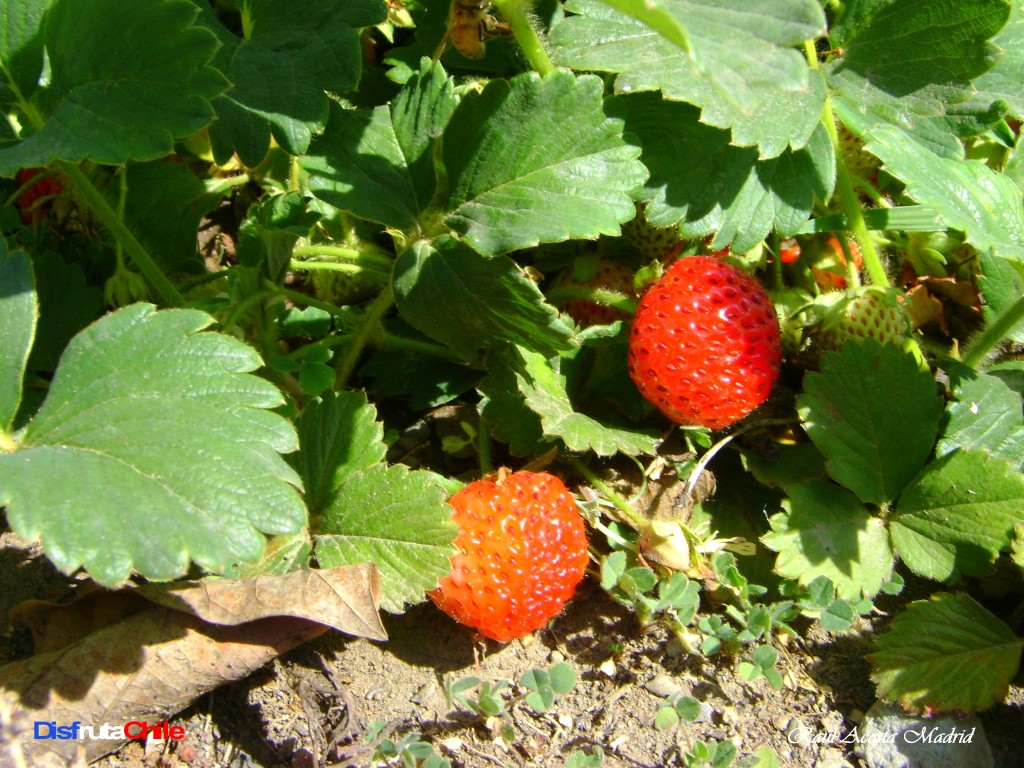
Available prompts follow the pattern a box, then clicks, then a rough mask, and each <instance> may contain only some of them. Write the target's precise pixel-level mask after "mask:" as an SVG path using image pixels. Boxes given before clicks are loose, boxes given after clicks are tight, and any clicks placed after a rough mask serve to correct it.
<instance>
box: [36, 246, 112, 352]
mask: <svg viewBox="0 0 1024 768" xmlns="http://www.w3.org/2000/svg"><path fill="white" fill-rule="evenodd" d="M32 267H33V272H35V275H36V286H35V288H36V294H37V296H38V297H39V324H38V326H37V327H36V338H35V341H34V342H33V344H32V355H31V356H30V357H29V359H28V367H29V369H30V370H33V371H43V372H51V371H53V370H54V369H56V367H57V362H58V361H59V360H60V355H61V353H62V352H63V351H64V348H65V347H66V346H67V345H68V342H69V341H71V339H72V337H73V336H74V335H75V334H76V333H78V332H79V331H81V330H82V329H83V328H85V327H86V326H87V325H88V324H89V323H91V322H92V321H93V320H95V319H97V318H98V317H99V315H100V314H101V312H102V311H103V291H102V290H101V289H100V288H99V287H98V286H95V285H89V284H87V283H86V281H85V273H84V272H82V268H81V267H80V266H79V265H78V264H67V263H65V262H64V260H63V259H62V258H61V257H60V255H59V254H57V253H55V252H54V251H45V252H44V253H42V254H40V255H37V256H33V258H32Z"/></svg>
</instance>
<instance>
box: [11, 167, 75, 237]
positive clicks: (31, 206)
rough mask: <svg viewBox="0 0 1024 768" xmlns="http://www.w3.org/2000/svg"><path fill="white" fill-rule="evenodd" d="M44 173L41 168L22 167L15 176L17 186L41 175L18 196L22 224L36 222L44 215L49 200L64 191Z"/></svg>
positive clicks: (57, 182)
mask: <svg viewBox="0 0 1024 768" xmlns="http://www.w3.org/2000/svg"><path fill="white" fill-rule="evenodd" d="M44 173H45V171H44V170H43V169H42V168H22V169H21V170H20V171H18V173H17V176H16V177H15V180H16V181H17V182H18V186H19V187H22V186H24V185H26V184H28V183H29V182H31V181H32V180H33V179H34V178H36V177H37V176H40V177H41V178H40V179H39V180H38V181H37V182H35V183H34V184H31V186H29V187H28V188H26V189H25V191H24V192H23V193H22V194H21V197H19V198H18V210H19V211H21V221H22V223H24V224H38V223H39V222H40V221H41V220H42V219H43V218H44V217H45V216H46V209H47V207H48V206H49V204H50V201H51V200H53V198H55V197H57V195H59V194H60V193H61V192H63V191H64V187H63V186H62V185H61V183H60V182H59V181H57V179H55V178H53V177H52V176H44V175H43V174H44Z"/></svg>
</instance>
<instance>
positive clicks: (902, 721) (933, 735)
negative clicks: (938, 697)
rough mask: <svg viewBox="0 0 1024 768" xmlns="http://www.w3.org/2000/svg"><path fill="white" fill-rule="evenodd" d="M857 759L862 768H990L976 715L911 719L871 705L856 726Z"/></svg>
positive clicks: (897, 711) (889, 708) (893, 707)
mask: <svg viewBox="0 0 1024 768" xmlns="http://www.w3.org/2000/svg"><path fill="white" fill-rule="evenodd" d="M856 734H857V749H856V753H857V755H858V757H861V758H863V759H864V761H865V763H866V765H867V766H868V768H918V766H927V768H993V766H994V765H995V763H994V761H993V759H992V748H991V747H990V746H989V743H988V739H987V738H986V737H985V729H984V728H983V727H982V725H981V721H980V720H979V719H978V717H977V715H971V716H970V717H966V718H963V719H954V718H952V717H936V718H926V717H916V716H912V715H907V714H906V713H904V712H903V710H902V709H901V708H900V707H898V706H896V705H894V704H886V703H884V702H881V701H879V702H876V703H875V704H874V705H873V706H872V707H871V709H869V710H868V711H867V714H866V715H865V716H864V721H863V722H862V723H861V724H860V725H859V726H858V727H857V731H856Z"/></svg>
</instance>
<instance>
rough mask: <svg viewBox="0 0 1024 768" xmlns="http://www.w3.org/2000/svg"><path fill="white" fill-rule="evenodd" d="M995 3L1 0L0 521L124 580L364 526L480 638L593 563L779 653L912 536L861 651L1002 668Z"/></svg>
mask: <svg viewBox="0 0 1024 768" xmlns="http://www.w3.org/2000/svg"><path fill="white" fill-rule="evenodd" d="M937 19H942V20H943V22H942V26H937V21H936V20H937ZM1022 39H1024V12H1022V9H1021V2H1020V0H974V2H971V3H958V2H954V0H886V1H885V2H878V1H877V0H841V1H838V2H827V3H825V2H817V1H816V0H766V1H765V2H759V3H757V4H756V10H755V11H751V10H750V9H749V8H741V7H739V5H737V4H736V3H733V2H726V1H725V0H709V1H708V2H701V3H694V2H688V1H687V0H664V2H649V3H636V2H629V1H628V0H564V1H559V0H536V1H535V2H533V1H530V0H495V1H494V2H493V3H464V2H460V1H459V0H455V1H454V2H452V3H447V2H429V3H428V2H422V1H421V0H405V1H404V2H402V1H401V0H394V1H391V0H389V2H384V0H349V1H347V2H344V3H338V2H334V0H305V2H303V3H295V2H290V1H289V0H151V1H150V2H146V3H136V2H129V1H128V0H0V106H2V108H3V113H4V117H5V119H4V120H2V121H0V202H4V203H5V205H4V206H3V207H0V232H2V239H0V328H2V329H3V345H2V349H0V506H2V521H3V524H4V527H6V528H9V529H10V531H11V532H13V533H14V534H16V535H17V536H18V537H20V538H21V539H24V540H28V541H33V542H38V544H39V545H40V547H41V548H42V551H43V552H44V553H45V555H46V556H47V557H48V558H49V559H50V560H51V561H52V562H53V564H54V565H55V566H56V567H57V568H58V569H59V570H61V571H63V572H65V573H69V574H79V575H80V576H81V578H83V579H89V580H91V581H92V582H94V583H95V584H98V585H101V586H103V587H107V588H121V587H129V586H134V585H137V584H139V583H142V582H154V583H163V582H169V581H174V580H179V579H184V578H188V579H192V580H195V581H198V582H200V583H202V582H203V580H205V579H212V578H218V577H224V576H227V577H234V578H247V577H256V576H260V577H261V578H268V579H273V578H281V577H283V576H284V575H286V574H288V573H291V572H293V571H297V570H303V571H307V570H309V569H332V568H335V567H342V566H349V565H355V564H364V563H371V564H373V565H374V566H375V570H376V574H377V575H376V576H375V577H374V578H375V581H374V582H373V585H372V586H371V587H368V588H367V590H366V597H367V599H370V598H372V602H373V604H374V605H375V606H376V607H379V608H380V609H382V610H383V611H385V612H388V613H402V612H404V611H405V610H406V609H407V608H408V607H409V606H410V605H414V604H418V603H422V602H426V601H428V600H429V598H430V597H433V599H434V601H435V602H436V603H437V604H438V605H439V606H440V607H441V608H442V609H444V610H445V611H447V612H448V613H450V614H452V615H454V616H456V617H457V618H458V619H459V620H460V621H463V622H465V623H467V624H470V625H471V626H473V627H475V628H476V629H477V630H479V632H480V633H481V634H482V635H483V636H485V637H489V638H492V639H494V640H497V641H500V642H505V641H509V640H510V639H513V638H518V637H521V636H523V635H524V634H526V633H529V632H532V631H537V630H543V629H544V627H546V626H547V625H548V624H549V622H550V621H552V620H554V621H555V622H557V621H558V617H559V615H560V612H561V611H562V610H563V606H564V605H565V603H566V601H567V600H569V599H570V597H571V595H572V594H573V591H574V589H575V588H576V586H577V584H578V582H579V581H580V580H581V578H582V577H583V574H584V571H585V570H586V568H587V566H588V562H593V563H596V564H597V567H595V568H593V569H592V573H593V574H594V575H596V576H597V578H598V580H599V582H600V584H601V586H602V587H603V588H604V589H605V590H607V591H608V592H609V593H610V594H611V596H612V598H613V599H614V600H616V601H618V602H619V603H621V604H624V605H628V606H630V607H631V608H633V609H634V611H635V612H636V615H637V617H638V619H639V620H640V624H641V625H647V624H650V623H652V622H655V621H658V622H662V623H664V624H665V625H666V626H668V627H669V628H670V630H671V632H672V633H673V634H674V636H675V637H676V638H677V639H679V640H680V642H682V643H683V645H684V646H685V647H686V648H687V649H688V650H690V651H693V652H703V653H705V654H709V655H710V654H714V653H718V652H723V653H733V654H739V655H740V656H741V657H742V661H740V662H739V664H738V672H739V675H740V677H741V678H742V679H744V680H746V681H747V682H748V683H753V682H755V681H757V680H759V679H760V678H764V679H766V680H767V681H768V682H769V684H770V685H771V686H774V687H776V688H779V687H781V686H782V685H783V684H784V680H783V679H782V676H781V674H780V673H779V671H778V670H777V669H776V661H777V658H778V654H777V651H776V648H775V643H776V642H778V640H779V638H781V637H783V636H789V635H792V634H795V633H796V629H794V628H793V627H794V626H795V624H794V622H795V620H797V619H799V618H800V617H801V616H803V617H812V618H815V619H818V620H820V621H821V623H822V625H823V626H824V627H826V628H828V629H830V630H841V629H846V628H849V627H851V626H853V625H854V624H855V623H856V622H858V621H859V620H860V617H864V616H868V615H870V614H871V611H872V604H873V601H875V600H876V599H879V598H880V597H881V596H883V595H890V594H892V593H895V592H898V591H899V588H900V585H901V584H902V583H903V582H904V579H905V578H907V577H911V576H912V578H914V579H915V580H917V581H919V582H921V583H922V584H924V585H926V587H925V588H926V589H929V590H931V591H932V592H933V593H934V594H933V596H932V597H931V598H930V599H926V600H922V601H918V602H914V603H911V604H910V605H909V607H907V609H906V610H905V611H902V612H897V613H898V615H897V618H895V619H894V620H893V622H892V629H891V632H890V633H889V634H883V635H881V639H880V640H879V642H878V648H877V652H875V653H874V654H873V655H872V656H871V661H872V664H873V665H874V674H875V679H876V681H877V683H878V691H879V694H880V695H881V696H883V697H885V698H888V699H892V700H899V701H900V702H901V703H903V704H904V705H906V706H908V707H916V708H919V709H925V710H928V711H929V712H933V713H935V712H942V711H951V710H957V711H967V710H975V709H983V708H986V707H988V706H991V705H992V704H993V703H994V702H996V701H998V700H999V699H1000V697H1001V696H1002V695H1004V693H1005V690H1006V688H1007V686H1008V685H1009V681H1010V680H1011V679H1012V677H1013V674H1014V673H1015V672H1016V670H1017V669H1018V668H1019V663H1020V653H1021V646H1022V641H1021V639H1020V637H1019V636H1020V632H1019V631H1015V628H1012V627H1010V626H1008V625H1007V623H1006V622H1007V621H1009V620H1010V614H1011V613H1012V612H1007V611H1006V610H1005V606H1004V605H1002V604H1001V603H999V602H998V601H988V600H987V599H986V596H985V591H984V589H983V588H982V587H983V584H984V580H986V579H987V580H991V579H992V578H993V574H1005V573H1012V574H1015V577H1016V576H1019V571H1020V568H1021V563H1022V559H1024V558H1022V554H1021V553H1022V552H1024V515H1022V512H1021V510H1022V509H1024V475H1022V469H1024V412H1022V405H1021V393H1022V391H1024V376H1022V364H1021V359H1020V358H1021V352H1022V345H1024V202H1022V190H1024V173H1022V170H1021V169H1022V168H1024V161H1022V152H1024V150H1022V149H1021V142H1020V124H1021V120H1024V88H1022V87H1021V83H1022V81H1024V53H1022V51H1024V46H1022V45H1021V42H1022ZM495 476H497V477H499V478H503V479H502V480H499V481H498V482H497V483H495V482H494V481H492V480H487V479H485V478H492V477H495ZM522 477H531V478H537V477H547V478H550V479H549V480H546V481H545V484H543V487H541V486H536V485H529V484H527V485H526V486H523V487H519V488H518V490H517V491H515V492H514V493H513V494H512V496H514V497H515V501H513V500H512V497H509V498H506V499H503V500H494V499H492V498H491V495H492V494H496V493H499V490H498V489H499V488H501V487H502V486H503V485H506V487H510V486H507V484H508V483H510V482H511V481H512V479H513V478H522ZM715 480H717V490H715V485H716V483H715ZM481 484H485V485H486V488H487V490H486V494H485V495H484V496H481V495H480V494H481V493H483V491H481V490H480V489H481V488H482V487H484V485H481ZM513 485H514V483H513ZM501 492H502V493H504V491H501ZM474 494H477V495H476V496H474ZM471 497H472V498H475V499H476V501H475V502H472V504H470V503H469V502H466V501H465V500H466V499H467V498H471ZM523 499H526V507H527V508H528V509H529V510H530V511H529V514H525V513H524V514H520V513H519V512H515V510H516V509H520V506H519V505H520V502H521V501H523ZM464 504H466V505H469V506H473V504H475V505H476V507H475V508H474V509H475V512H474V515H469V517H472V518H473V521H471V522H469V523H467V519H466V515H468V514H469V513H467V512H466V511H465V510H466V507H465V506H464ZM488 504H490V505H491V506H490V507H488ZM453 509H454V510H459V512H458V513H456V514H455V516H454V519H453ZM504 512H510V516H509V517H506V518H503V519H502V520H498V519H497V518H499V517H501V516H502V514H504ZM581 512H582V515H583V516H582V517H581V516H580V514H581ZM460 515H462V517H460ZM488 515H490V517H491V518H495V519H492V520H488V519H487V518H488ZM524 520H528V521H529V522H522V521H524ZM584 521H585V522H586V527H584ZM495 525H497V528H498V529H500V528H501V526H502V525H505V526H506V527H508V526H513V527H515V526H519V527H521V528H522V533H523V537H524V538H523V541H522V542H518V540H517V539H515V538H509V539H506V540H503V537H502V536H499V535H498V534H496V533H494V530H495V528H494V526H495ZM487 526H491V527H487ZM545 526H548V528H550V529H551V530H550V531H549V530H548V528H546V527H545ZM570 529H571V530H570ZM549 533H550V534H551V535H552V536H554V537H556V538H557V537H558V536H560V535H563V534H564V535H565V536H566V537H567V543H564V545H563V544H552V542H551V541H548V540H547V537H548V534H549ZM536 540H543V541H542V544H543V546H540V545H538V547H537V549H536V550H534V549H533V547H534V544H535V541H536ZM497 542H500V543H501V545H503V546H507V547H508V548H509V550H508V551H504V550H502V549H501V547H500V546H499V545H498V543H497ZM520 543H521V545H522V548H523V552H524V553H527V552H528V553H529V557H528V559H527V560H526V561H525V562H523V563H515V564H513V563H512V562H511V558H512V557H519V554H520V553H519V550H518V549H516V547H517V546H519V544H520ZM588 547H589V554H588V551H587V550H588ZM513 550H515V551H513ZM499 557H500V558H501V560H499V559H498V558H499ZM529 558H533V559H529ZM562 558H564V559H565V561H566V567H565V569H564V572H560V573H559V574H558V577H557V578H554V577H552V576H551V573H550V572H551V568H550V565H551V563H552V562H553V561H558V560H561V559H562ZM477 560H480V561H481V562H479V563H478V562H477ZM469 565H472V566H473V568H475V569H476V570H477V572H478V571H479V569H480V568H483V569H484V571H485V573H484V574H483V576H484V578H485V580H486V579H491V581H489V582H488V583H487V584H486V585H484V586H481V585H480V583H478V582H475V581H472V580H471V579H470V576H471V575H472V574H470V572H469V570H470V569H469V568H468V566H469ZM512 566H514V568H512ZM510 568H512V571H514V573H513V572H511V571H510ZM495 569H496V570H495ZM517 569H518V570H517ZM492 570H494V572H496V573H498V574H499V575H501V574H502V572H503V570H504V572H505V575H507V576H514V577H515V578H511V579H504V577H502V578H501V579H499V578H498V577H494V578H493V579H492V577H491V575H489V574H491V572H492ZM476 575H478V576H479V575H480V574H479V573H477V574H476ZM520 576H523V578H520ZM527 577H528V578H527ZM3 578H12V576H11V575H10V574H0V579H3ZM474 578H475V577H474ZM506 582H507V583H506ZM1008 584H1009V586H1008V587H1007V589H1009V590H1011V591H1013V590H1017V592H1018V594H1017V599H1018V600H1019V597H1020V595H1019V580H1018V581H1017V582H1014V581H1012V579H1009V578H1008ZM487 589H491V590H492V593H493V594H492V593H488V592H487ZM491 597H494V599H493V600H492V599H491ZM498 597H500V598H501V600H498ZM344 598H345V596H344V595H342V596H339V601H340V602H341V603H344V602H345V599H344ZM541 603H542V604H543V605H542V606H541V607H538V606H539V605H540V604H541ZM510 606H512V607H511V608H510ZM522 606H529V607H528V610H526V611H525V614H528V615H525V614H522V613H521V612H520V609H521V608H522ZM467 637H469V635H468V634H467ZM930 640H934V641H935V642H936V643H938V645H937V646H936V645H928V642H929V641H930ZM926 646H927V647H926ZM936 647H938V648H940V650H935V648H936ZM963 654H978V656H977V658H982V659H984V660H985V661H986V662H990V663H986V664H983V665H982V664H979V665H978V669H977V674H976V679H974V680H973V681H972V684H971V685H965V686H960V687H958V686H956V685H955V684H954V683H953V682H952V681H953V679H954V677H955V675H954V673H953V671H954V670H955V669H957V665H958V664H959V659H960V658H962V655H963ZM0 675H3V670H0ZM531 682H532V683H535V685H533V687H532V689H531V690H532V691H533V694H535V695H536V696H537V697H540V698H541V699H543V700H544V701H547V700H548V699H550V698H551V697H552V696H553V695H554V694H553V693H552V691H554V692H556V693H558V692H561V691H560V689H559V687H558V686H554V685H551V686H548V685H546V684H544V685H542V683H544V681H543V680H540V679H539V678H537V679H534V678H531ZM549 682H550V681H549ZM524 686H525V687H527V688H531V685H529V684H527V683H524ZM460 690H461V689H460ZM492 693H493V692H492ZM492 698H493V697H492ZM680 702H683V704H680ZM690 704H691V702H690V701H688V700H683V699H678V700H676V701H674V702H673V703H672V704H671V706H670V707H669V709H671V710H672V712H673V714H672V715H663V716H662V720H663V721H665V722H667V721H668V720H671V719H672V717H675V718H676V719H677V720H678V719H679V718H682V719H687V718H686V715H687V713H688V712H689V709H688V708H689V706H690ZM677 705H679V706H677ZM481 706H482V705H481ZM680 707H681V708H680ZM371 735H372V739H371V741H374V740H376V741H374V743H375V744H377V747H375V748H376V749H378V752H379V754H378V755H377V758H378V759H381V760H385V761H386V760H392V759H398V758H399V755H400V754H401V755H403V757H401V759H403V760H406V761H407V762H410V761H411V763H412V764H415V762H416V761H417V760H421V759H424V760H434V764H440V763H439V762H438V761H439V760H440V758H437V759H436V760H435V759H434V756H432V752H430V750H429V748H428V747H427V746H426V745H425V744H424V743H422V742H420V741H419V737H418V736H417V737H415V738H413V737H409V738H408V739H407V740H406V741H401V740H399V741H397V742H391V741H390V740H388V739H383V737H382V733H381V731H380V730H379V729H376V728H375V729H374V731H373V733H372V734H371ZM725 745H728V747H726V746H725ZM731 746H732V745H731V744H729V742H722V744H716V745H710V744H703V743H699V742H698V743H697V744H696V745H695V746H694V747H693V749H692V752H690V753H688V754H687V757H686V761H687V764H710V765H724V764H727V763H729V762H731V761H732V759H733V757H734V755H735V750H733V749H731ZM428 753H430V755H431V756H430V757H428V756H427V755H428ZM595 754H596V753H595ZM580 755H581V756H580V757H579V758H578V762H579V764H590V763H588V762H587V759H588V756H587V755H586V754H585V753H582V752H581V753H580ZM755 759H756V758H755ZM766 759H767V758H766Z"/></svg>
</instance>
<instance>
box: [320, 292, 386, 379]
mask: <svg viewBox="0 0 1024 768" xmlns="http://www.w3.org/2000/svg"><path fill="white" fill-rule="evenodd" d="M394 302H395V294H394V291H392V289H391V283H390V282H389V283H385V285H384V288H383V289H382V290H381V292H380V294H379V295H378V296H377V298H376V299H374V300H373V303H372V304H370V308H369V309H367V310H366V315H365V316H364V317H363V322H362V325H360V326H359V330H358V331H356V333H355V336H353V338H352V346H350V347H349V348H348V349H347V350H346V351H345V354H344V355H342V356H341V357H340V358H339V359H338V362H337V363H336V364H335V366H334V370H335V372H336V378H335V381H334V388H335V389H341V388H343V387H344V386H345V384H346V382H347V381H348V379H349V377H350V376H351V375H352V371H354V370H355V367H356V363H358V362H359V356H360V355H361V354H362V353H363V349H365V347H366V345H367V344H369V343H370V337H371V336H372V335H373V334H374V333H377V332H378V331H379V329H380V322H381V320H382V319H383V318H384V315H385V314H386V313H387V311H388V310H389V309H391V305H392V304H394Z"/></svg>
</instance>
